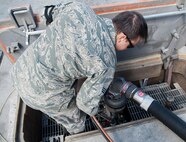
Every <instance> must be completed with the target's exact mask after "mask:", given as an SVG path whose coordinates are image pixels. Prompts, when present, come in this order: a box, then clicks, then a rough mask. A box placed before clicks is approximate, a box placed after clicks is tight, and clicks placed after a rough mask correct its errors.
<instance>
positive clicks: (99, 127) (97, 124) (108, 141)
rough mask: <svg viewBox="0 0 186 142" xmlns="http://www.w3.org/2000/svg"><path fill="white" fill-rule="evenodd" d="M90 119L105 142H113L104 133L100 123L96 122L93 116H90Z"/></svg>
mask: <svg viewBox="0 0 186 142" xmlns="http://www.w3.org/2000/svg"><path fill="white" fill-rule="evenodd" d="M90 118H91V120H92V121H93V122H94V124H95V125H96V127H97V128H98V130H99V131H100V132H101V134H102V135H103V136H104V138H105V139H106V140H107V142H113V141H112V139H111V138H110V136H109V135H108V134H107V133H106V131H105V130H104V129H103V127H102V126H101V125H100V123H99V122H98V120H97V119H96V117H95V116H91V117H90Z"/></svg>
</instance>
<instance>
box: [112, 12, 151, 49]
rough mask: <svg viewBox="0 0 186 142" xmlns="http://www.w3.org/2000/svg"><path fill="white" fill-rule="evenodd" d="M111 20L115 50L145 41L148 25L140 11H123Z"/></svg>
mask: <svg viewBox="0 0 186 142" xmlns="http://www.w3.org/2000/svg"><path fill="white" fill-rule="evenodd" d="M112 22H113V24H114V27H115V30H116V50H119V51H120V50H125V49H126V48H127V47H128V48H130V47H132V46H135V45H136V44H138V43H139V42H142V41H144V42H146V41H147V37H148V27H147V23H146V21H145V19H144V18H143V16H142V15H141V14H140V13H138V12H135V11H125V12H122V13H120V14H118V15H117V16H116V17H114V18H113V19H112Z"/></svg>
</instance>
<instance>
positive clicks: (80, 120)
mask: <svg viewBox="0 0 186 142" xmlns="http://www.w3.org/2000/svg"><path fill="white" fill-rule="evenodd" d="M59 96H60V97H61V98H62V99H63V100H64V101H63V104H61V106H60V109H59V106H55V102H54V104H51V105H48V104H47V106H43V104H42V103H41V104H33V103H31V102H29V101H28V96H26V97H24V96H22V95H20V97H21V98H22V100H23V102H24V103H25V104H27V105H28V106H29V107H31V108H33V109H36V110H40V111H41V112H43V113H45V114H47V115H48V116H49V117H51V118H53V119H54V120H55V121H56V122H57V123H58V124H62V125H63V126H64V127H65V128H66V129H67V131H68V132H69V133H70V134H75V133H79V132H82V131H83V130H84V128H85V120H86V114H85V113H84V112H83V111H81V110H80V109H79V108H78V107H77V106H76V97H75V96H74V90H73V89H71V90H69V91H66V92H63V93H60V94H56V96H55V95H54V96H53V97H52V99H53V100H55V98H54V97H56V98H57V99H59ZM67 96H68V97H67ZM40 105H41V106H40Z"/></svg>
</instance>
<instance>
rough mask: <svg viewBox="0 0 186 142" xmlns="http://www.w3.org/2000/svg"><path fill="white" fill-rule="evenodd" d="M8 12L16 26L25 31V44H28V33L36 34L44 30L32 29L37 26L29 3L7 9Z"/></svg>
mask: <svg viewBox="0 0 186 142" xmlns="http://www.w3.org/2000/svg"><path fill="white" fill-rule="evenodd" d="M9 13H10V17H11V19H12V20H13V21H14V23H15V25H16V26H17V28H19V29H20V30H22V31H23V32H25V34H26V35H25V36H26V41H25V44H26V45H29V36H30V35H38V34H41V33H43V32H44V30H40V31H34V30H35V28H36V27H37V26H36V23H35V20H34V15H33V12H32V8H31V6H30V5H25V6H23V7H16V8H12V9H9Z"/></svg>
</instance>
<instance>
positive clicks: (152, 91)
mask: <svg viewBox="0 0 186 142" xmlns="http://www.w3.org/2000/svg"><path fill="white" fill-rule="evenodd" d="M142 90H143V91H144V92H145V93H146V94H148V95H150V96H151V97H152V98H154V99H155V100H157V101H158V102H160V103H161V104H162V105H165V104H166V97H167V96H173V97H174V101H173V103H172V104H171V106H170V107H169V109H170V110H171V111H174V110H179V109H182V108H184V107H185V106H186V94H185V92H184V91H183V90H182V89H181V88H176V89H172V90H171V88H170V87H169V85H168V84H167V83H162V84H155V85H150V86H146V87H145V88H144V89H142ZM127 108H128V111H129V114H130V117H131V119H132V121H135V120H139V119H144V118H147V117H151V116H152V115H151V114H149V113H148V112H146V111H145V110H143V109H141V108H140V107H139V106H138V105H137V104H135V103H134V102H133V101H129V102H128V104H127Z"/></svg>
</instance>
